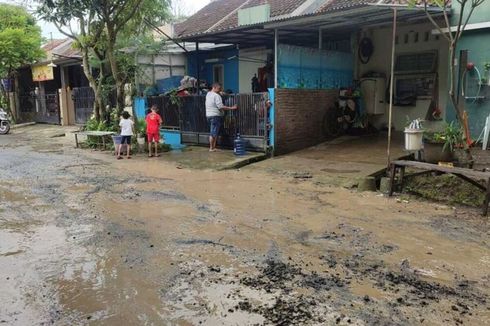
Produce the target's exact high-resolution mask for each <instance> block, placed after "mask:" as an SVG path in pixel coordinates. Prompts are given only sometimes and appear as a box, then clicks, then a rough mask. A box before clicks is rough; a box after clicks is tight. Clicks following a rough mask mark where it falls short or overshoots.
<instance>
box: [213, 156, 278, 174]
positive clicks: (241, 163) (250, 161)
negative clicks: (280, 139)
mask: <svg viewBox="0 0 490 326" xmlns="http://www.w3.org/2000/svg"><path fill="white" fill-rule="evenodd" d="M268 157H269V156H268V155H267V154H263V155H258V156H253V157H250V158H247V159H244V160H241V161H238V162H233V163H231V164H227V165H225V166H221V167H220V168H218V169H217V171H225V170H236V169H239V168H242V167H244V166H247V165H250V164H253V163H257V162H260V161H264V160H266V159H267V158H268Z"/></svg>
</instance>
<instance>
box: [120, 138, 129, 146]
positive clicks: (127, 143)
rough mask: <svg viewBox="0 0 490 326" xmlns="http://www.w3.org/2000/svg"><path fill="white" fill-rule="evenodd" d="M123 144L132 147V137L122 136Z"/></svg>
mask: <svg viewBox="0 0 490 326" xmlns="http://www.w3.org/2000/svg"><path fill="white" fill-rule="evenodd" d="M121 144H122V145H124V144H126V145H131V136H122V138H121Z"/></svg>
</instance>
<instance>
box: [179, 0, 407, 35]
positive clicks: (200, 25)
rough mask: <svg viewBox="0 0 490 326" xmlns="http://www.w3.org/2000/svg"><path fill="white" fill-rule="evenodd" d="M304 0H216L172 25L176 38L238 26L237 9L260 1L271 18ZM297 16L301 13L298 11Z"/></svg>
mask: <svg viewBox="0 0 490 326" xmlns="http://www.w3.org/2000/svg"><path fill="white" fill-rule="evenodd" d="M306 1H308V0H216V1H212V2H211V3H210V4H209V5H207V6H206V7H204V8H203V9H201V10H200V11H198V12H197V13H196V14H194V15H193V16H191V17H189V18H188V19H187V20H186V21H184V22H182V23H180V24H177V25H176V26H175V36H176V37H177V38H179V37H180V38H183V37H189V36H194V35H199V34H208V33H215V32H218V31H224V30H230V29H235V28H238V27H239V26H238V10H239V9H245V8H250V7H254V6H258V5H262V4H269V5H270V6H271V14H270V17H271V20H278V19H281V20H284V19H288V18H293V17H296V15H293V13H294V11H295V10H296V9H298V8H299V7H300V6H301V5H302V4H304V3H305V2H306ZM323 2H324V3H323V5H321V6H319V7H318V9H316V11H315V12H309V13H307V14H306V15H315V14H322V13H327V12H332V11H339V10H349V9H355V8H360V7H365V6H367V5H369V4H374V3H378V2H379V0H323ZM383 3H384V4H402V5H406V4H408V0H384V1H383ZM298 15H299V16H301V15H305V14H304V13H298Z"/></svg>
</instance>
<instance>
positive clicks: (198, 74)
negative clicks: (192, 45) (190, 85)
mask: <svg viewBox="0 0 490 326" xmlns="http://www.w3.org/2000/svg"><path fill="white" fill-rule="evenodd" d="M196 68H197V72H196V78H197V94H199V93H201V64H200V62H199V42H196Z"/></svg>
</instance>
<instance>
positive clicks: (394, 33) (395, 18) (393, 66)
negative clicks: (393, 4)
mask: <svg viewBox="0 0 490 326" xmlns="http://www.w3.org/2000/svg"><path fill="white" fill-rule="evenodd" d="M396 24H397V10H396V8H394V9H393V35H392V39H391V80H390V109H389V114H388V148H387V153H386V154H387V156H388V169H389V168H390V164H391V127H392V125H393V121H392V120H393V93H394V85H393V83H394V81H395V76H394V73H395V51H396V42H395V40H396ZM391 177H393V176H391Z"/></svg>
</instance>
